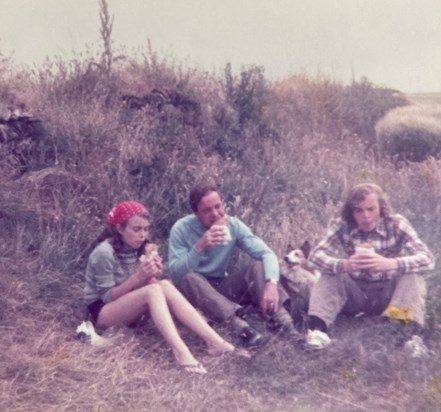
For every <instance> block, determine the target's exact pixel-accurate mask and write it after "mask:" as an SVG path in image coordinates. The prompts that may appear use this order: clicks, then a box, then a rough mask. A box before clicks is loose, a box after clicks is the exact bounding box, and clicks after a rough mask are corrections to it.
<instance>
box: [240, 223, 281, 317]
mask: <svg viewBox="0 0 441 412" xmlns="http://www.w3.org/2000/svg"><path fill="white" fill-rule="evenodd" d="M236 222H237V225H238V228H239V230H238V244H237V245H238V247H239V248H240V249H242V250H243V251H244V252H246V253H248V254H249V255H250V256H251V257H252V258H254V259H256V260H261V261H262V263H263V267H264V272H265V279H266V283H265V287H264V289H263V293H262V296H261V299H260V308H261V309H262V312H263V313H266V314H268V315H272V314H273V313H274V311H275V310H276V308H277V306H278V302H279V291H278V287H277V283H278V282H279V277H280V273H279V260H278V259H277V256H276V254H275V253H274V252H273V251H272V250H271V249H270V248H269V247H268V246H267V244H266V243H265V242H264V241H263V240H262V239H261V238H259V237H258V236H256V235H254V234H253V233H252V232H251V230H250V229H249V228H248V227H247V226H246V225H245V224H244V223H243V222H241V221H240V220H239V219H236Z"/></svg>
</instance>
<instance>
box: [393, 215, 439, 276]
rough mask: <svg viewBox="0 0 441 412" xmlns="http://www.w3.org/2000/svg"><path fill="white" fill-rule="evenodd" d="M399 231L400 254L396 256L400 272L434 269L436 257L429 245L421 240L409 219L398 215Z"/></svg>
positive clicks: (422, 271) (418, 271) (423, 271)
mask: <svg viewBox="0 0 441 412" xmlns="http://www.w3.org/2000/svg"><path fill="white" fill-rule="evenodd" d="M397 219H398V227H397V231H398V232H399V236H400V237H401V239H402V248H401V252H400V255H399V256H398V257H397V258H396V261H397V263H398V273H399V274H406V273H410V272H412V273H425V272H427V271H430V270H433V268H434V266H435V259H434V257H433V254H432V253H431V252H430V250H429V249H428V247H427V246H426V245H425V244H424V243H423V242H422V241H421V239H420V238H419V236H418V234H417V233H416V231H415V229H414V228H413V227H412V225H411V224H410V223H409V221H408V220H407V219H406V218H404V217H403V216H401V215H397Z"/></svg>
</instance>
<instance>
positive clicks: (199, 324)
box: [159, 280, 235, 355]
mask: <svg viewBox="0 0 441 412" xmlns="http://www.w3.org/2000/svg"><path fill="white" fill-rule="evenodd" d="M159 284H160V285H161V287H162V290H163V291H164V295H165V298H166V300H167V303H168V306H169V308H170V311H171V312H172V313H173V314H174V315H175V316H176V318H177V319H179V321H181V322H182V323H183V324H184V325H185V326H187V327H188V328H189V329H191V330H192V331H193V332H195V333H196V334H197V335H198V336H199V337H201V338H202V339H203V340H204V341H205V343H206V344H207V347H208V353H210V354H211V355H220V354H223V353H228V352H233V351H234V350H235V347H234V346H233V345H232V344H231V343H229V342H227V341H226V340H225V339H223V338H222V337H221V336H220V335H219V334H218V333H217V332H216V331H215V330H214V329H213V328H211V326H210V325H209V324H208V323H207V321H206V320H205V319H204V318H203V317H202V316H201V314H200V313H199V312H198V311H197V310H196V309H195V308H194V307H193V306H192V305H191V304H190V302H188V300H187V299H186V298H185V297H184V295H182V293H181V292H179V290H178V289H176V287H175V286H174V285H173V284H172V283H171V282H170V281H168V280H161V281H159Z"/></svg>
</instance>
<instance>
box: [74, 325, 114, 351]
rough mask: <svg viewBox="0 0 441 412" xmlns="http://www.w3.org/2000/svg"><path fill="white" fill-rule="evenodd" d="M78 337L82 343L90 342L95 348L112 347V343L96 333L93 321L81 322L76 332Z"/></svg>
mask: <svg viewBox="0 0 441 412" xmlns="http://www.w3.org/2000/svg"><path fill="white" fill-rule="evenodd" d="M76 333H77V337H78V339H80V340H81V341H82V342H90V343H91V344H92V345H93V346H110V345H111V344H112V342H111V341H110V340H109V339H106V338H103V337H102V336H100V335H98V334H97V333H96V332H95V328H94V327H93V324H92V322H91V321H89V320H88V321H87V322H81V324H80V325H79V326H78V327H77V330H76Z"/></svg>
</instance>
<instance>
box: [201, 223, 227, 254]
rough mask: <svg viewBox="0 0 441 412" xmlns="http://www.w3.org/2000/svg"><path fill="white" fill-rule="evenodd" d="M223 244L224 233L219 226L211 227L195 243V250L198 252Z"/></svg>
mask: <svg viewBox="0 0 441 412" xmlns="http://www.w3.org/2000/svg"><path fill="white" fill-rule="evenodd" d="M224 242H225V231H224V229H223V227H222V226H220V225H213V226H211V227H210V229H208V230H207V231H205V233H204V234H203V236H202V237H201V238H200V239H199V240H198V242H197V243H196V249H197V250H198V251H199V252H202V251H204V250H205V249H207V248H210V247H213V246H219V245H222V244H223V243H224Z"/></svg>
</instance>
